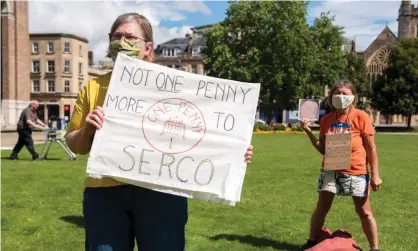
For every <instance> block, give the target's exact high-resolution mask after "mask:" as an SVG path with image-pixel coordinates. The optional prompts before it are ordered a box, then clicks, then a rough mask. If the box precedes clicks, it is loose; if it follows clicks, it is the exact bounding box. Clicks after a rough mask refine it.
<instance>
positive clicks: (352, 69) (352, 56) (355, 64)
mask: <svg viewBox="0 0 418 251" xmlns="http://www.w3.org/2000/svg"><path fill="white" fill-rule="evenodd" d="M344 59H345V61H346V67H345V68H344V70H343V72H342V74H341V79H347V80H349V81H350V82H351V83H353V85H354V87H355V88H356V92H357V94H358V97H359V103H358V108H359V109H365V108H366V107H367V103H365V102H363V99H362V98H363V97H364V98H366V99H370V95H371V85H370V84H368V83H369V82H368V78H367V72H366V63H365V61H364V59H363V57H361V56H359V55H357V54H356V53H355V52H351V53H347V54H345V55H344Z"/></svg>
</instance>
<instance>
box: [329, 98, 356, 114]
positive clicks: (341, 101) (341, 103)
mask: <svg viewBox="0 0 418 251" xmlns="http://www.w3.org/2000/svg"><path fill="white" fill-rule="evenodd" d="M353 101H354V95H341V94H339V95H332V105H333V106H334V107H335V109H337V110H341V109H345V108H347V107H349V106H350V105H351V104H352V103H353Z"/></svg>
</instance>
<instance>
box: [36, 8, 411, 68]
mask: <svg viewBox="0 0 418 251" xmlns="http://www.w3.org/2000/svg"><path fill="white" fill-rule="evenodd" d="M400 3H401V1H389V0H380V1H359V0H353V1H350V0H333V1H311V2H310V4H309V6H308V23H312V22H313V20H314V19H315V17H318V16H320V14H321V13H322V12H328V11H329V12H330V15H331V16H335V24H337V25H340V26H343V27H344V32H345V36H346V37H348V38H352V39H355V41H356V50H357V51H363V50H365V49H366V48H367V47H368V45H370V43H371V42H372V41H373V40H374V39H375V38H376V36H377V35H378V34H379V33H380V32H381V31H382V30H383V29H384V27H385V26H386V25H388V26H389V28H390V29H391V30H392V31H393V32H394V33H395V35H397V31H398V22H397V21H396V19H397V17H398V10H399V6H400ZM412 3H413V4H418V0H413V1H412ZM227 8H228V3H227V2H226V1H170V2H163V1H140V0H138V1H121V0H118V1H59V0H55V1H39V0H32V1H29V32H30V33H52V32H54V33H55V32H58V33H72V34H74V35H78V36H81V37H84V38H87V39H88V40H89V50H92V51H93V52H94V61H95V62H96V63H97V61H98V60H103V59H104V58H105V55H106V50H107V46H108V33H109V30H110V27H111V25H112V23H113V21H114V19H115V18H116V17H117V16H118V15H120V14H123V13H126V12H137V13H139V14H142V15H144V16H146V17H147V18H148V19H149V21H150V22H151V24H152V26H153V29H154V40H155V44H156V45H157V44H160V43H163V42H166V41H168V40H170V39H172V38H176V37H184V36H185V34H186V33H187V32H190V28H191V27H193V26H199V25H205V24H212V23H216V22H219V21H222V20H223V19H224V18H225V12H226V9H227Z"/></svg>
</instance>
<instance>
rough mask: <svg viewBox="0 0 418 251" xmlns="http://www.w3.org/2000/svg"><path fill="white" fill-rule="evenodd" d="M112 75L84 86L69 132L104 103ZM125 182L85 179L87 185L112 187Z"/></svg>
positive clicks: (101, 77) (77, 127)
mask: <svg viewBox="0 0 418 251" xmlns="http://www.w3.org/2000/svg"><path fill="white" fill-rule="evenodd" d="M111 75H112V73H111V72H109V73H107V74H105V75H102V76H100V77H98V78H95V79H92V80H89V81H88V82H87V83H86V84H85V85H84V86H83V88H82V89H81V90H80V92H79V93H78V97H77V101H76V103H75V106H74V111H73V114H72V115H71V120H70V123H69V125H68V129H67V133H70V132H72V131H75V130H78V129H80V128H81V127H82V126H83V124H84V121H85V119H86V116H87V114H89V113H90V112H92V111H93V110H94V109H95V107H97V106H102V105H103V102H104V100H105V97H106V92H107V88H108V86H109V82H110V77H111ZM86 144H89V142H86ZM123 184H124V183H122V182H119V181H116V180H114V179H111V178H103V179H95V178H90V177H86V180H85V187H110V186H118V185H123Z"/></svg>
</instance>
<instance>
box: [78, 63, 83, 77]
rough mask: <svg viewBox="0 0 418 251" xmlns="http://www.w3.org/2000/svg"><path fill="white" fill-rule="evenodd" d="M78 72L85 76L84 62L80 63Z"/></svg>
mask: <svg viewBox="0 0 418 251" xmlns="http://www.w3.org/2000/svg"><path fill="white" fill-rule="evenodd" d="M78 74H79V75H80V76H83V63H78Z"/></svg>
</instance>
